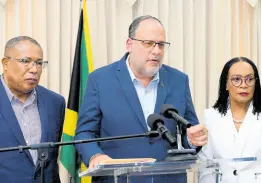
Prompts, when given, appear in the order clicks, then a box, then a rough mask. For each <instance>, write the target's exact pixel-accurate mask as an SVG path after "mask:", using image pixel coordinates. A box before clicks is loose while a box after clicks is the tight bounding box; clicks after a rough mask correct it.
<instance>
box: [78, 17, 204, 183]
mask: <svg viewBox="0 0 262 183" xmlns="http://www.w3.org/2000/svg"><path fill="white" fill-rule="evenodd" d="M169 46H170V43H169V42H167V41H166V32H165V29H164V27H163V25H162V23H161V22H160V21H159V20H158V19H157V18H155V17H152V16H141V17H138V18H137V19H135V20H134V21H133V22H132V23H131V25H130V27H129V37H128V39H127V41H126V48H127V53H126V54H125V55H124V56H123V57H122V58H121V59H120V60H119V61H117V62H115V63H113V64H110V65H108V66H105V67H102V68H100V69H97V70H96V71H94V72H93V73H91V74H90V76H89V78H88V83H87V89H86V93H85V96H84V99H83V103H82V106H81V109H80V112H79V119H78V123H77V129H76V135H75V140H80V139H94V138H99V137H112V136H121V135H133V134H140V133H146V132H147V131H149V130H151V129H150V128H149V127H148V125H147V123H146V119H147V117H148V116H149V115H150V114H152V113H159V112H160V107H161V105H163V104H172V105H173V106H174V107H175V108H176V109H177V110H178V112H179V114H180V116H182V117H184V118H185V119H187V120H188V121H190V122H191V123H192V124H193V125H195V126H193V127H191V128H189V129H188V130H187V133H184V134H183V135H182V144H183V146H184V147H185V148H197V147H201V146H203V145H205V144H206V142H207V130H206V128H205V127H204V126H202V125H199V122H198V119H197V117H196V113H195V110H194V107H193V104H192V99H191V94H190V89H189V84H188V76H187V75H186V74H184V73H182V72H180V71H178V70H177V69H174V68H171V67H169V66H167V65H164V64H162V60H163V57H164V53H165V52H166V51H167V50H168V48H169ZM165 125H166V127H167V128H168V129H169V130H170V131H171V133H172V134H173V135H175V133H176V123H175V121H173V120H166V121H165ZM169 148H171V146H170V145H169V143H168V142H167V141H165V140H163V139H154V140H149V139H147V138H136V139H131V140H120V141H110V142H103V143H90V144H81V145H76V149H77V151H78V153H79V154H80V156H81V159H82V161H83V162H84V163H85V165H86V166H89V168H92V167H94V166H96V165H98V164H99V163H101V162H102V161H105V160H110V159H111V158H113V159H121V158H155V159H157V161H162V160H163V159H164V158H165V157H166V156H167V150H168V149H169ZM198 149H199V148H198ZM131 181H132V182H136V183H140V182H141V183H145V182H152V181H153V182H161V183H164V182H176V183H185V182H186V175H185V174H177V175H174V176H170V177H169V176H165V177H164V176H156V177H155V178H154V180H152V178H146V177H139V178H138V177H136V178H135V179H132V180H131ZM93 182H96V183H102V182H103V183H105V182H107V183H111V182H113V177H98V178H96V177H93Z"/></svg>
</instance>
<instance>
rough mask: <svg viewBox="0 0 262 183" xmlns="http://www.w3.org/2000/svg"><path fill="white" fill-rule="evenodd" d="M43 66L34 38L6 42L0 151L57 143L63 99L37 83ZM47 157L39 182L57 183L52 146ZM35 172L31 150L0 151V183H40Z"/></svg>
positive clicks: (34, 155) (34, 154)
mask: <svg viewBox="0 0 262 183" xmlns="http://www.w3.org/2000/svg"><path fill="white" fill-rule="evenodd" d="M46 64H47V61H43V51H42V48H41V46H40V45H39V43H38V42H37V41H35V40H34V39H32V38H30V37H27V36H19V37H15V38H12V39H10V40H9V41H8V42H7V43H6V46H5V53H4V57H3V59H2V65H3V70H4V73H3V74H2V75H1V77H0V98H1V99H0V123H1V128H0V148H3V147H16V146H20V145H22V146H26V145H30V144H36V143H40V142H55V141H59V140H60V136H61V131H62V125H63V121H64V110H65V100H64V98H63V97H62V96H60V95H58V94H56V93H54V92H52V91H50V90H48V89H46V88H44V87H42V86H39V85H38V82H39V80H40V76H41V73H42V70H43V69H44V68H45V66H46ZM47 155H48V159H47V161H46V165H45V167H44V175H45V182H50V183H52V182H56V183H57V182H60V180H59V175H58V165H57V157H58V148H50V149H48V150H47ZM38 168H39V161H38V154H37V151H36V150H24V151H21V152H18V151H9V152H1V153H0V182H8V183H14V182H15V183H16V182H19V183H30V182H40V172H39V171H35V170H37V169H38ZM35 175H36V178H35V179H34V176H35Z"/></svg>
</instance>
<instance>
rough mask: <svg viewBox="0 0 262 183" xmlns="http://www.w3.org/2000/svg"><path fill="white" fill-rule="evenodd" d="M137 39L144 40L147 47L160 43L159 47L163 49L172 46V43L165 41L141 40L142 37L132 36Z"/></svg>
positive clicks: (153, 46) (143, 42)
mask: <svg viewBox="0 0 262 183" xmlns="http://www.w3.org/2000/svg"><path fill="white" fill-rule="evenodd" d="M130 39H132V40H135V41H140V42H142V44H143V46H144V47H145V48H152V49H153V48H155V46H156V45H158V47H159V49H161V50H167V49H168V48H169V46H170V44H171V43H169V42H165V41H160V42H155V41H152V40H140V39H135V38H130Z"/></svg>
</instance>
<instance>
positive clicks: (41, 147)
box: [0, 131, 159, 183]
mask: <svg viewBox="0 0 262 183" xmlns="http://www.w3.org/2000/svg"><path fill="white" fill-rule="evenodd" d="M158 136H159V132H158V131H149V132H147V133H142V134H135V135H125V136H115V137H104V138H96V139H86V140H74V141H67V142H43V143H38V144H32V145H27V146H17V147H6V148H0V153H1V152H7V151H17V150H18V151H19V152H23V150H27V149H34V150H37V154H38V163H37V167H39V168H37V169H36V171H35V175H34V179H36V177H37V176H36V173H37V172H38V171H39V169H40V172H41V173H40V174H41V176H40V177H41V183H45V179H44V167H45V166H46V160H47V159H48V149H47V148H54V147H59V146H63V145H74V144H82V143H91V142H104V141H114V140H124V139H132V138H139V137H147V138H154V137H158ZM38 165H39V166H38Z"/></svg>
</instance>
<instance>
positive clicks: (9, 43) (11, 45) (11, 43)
mask: <svg viewBox="0 0 262 183" xmlns="http://www.w3.org/2000/svg"><path fill="white" fill-rule="evenodd" d="M21 41H29V42H31V43H33V44H34V45H36V46H38V47H39V48H41V46H40V44H39V43H38V42H37V41H36V40H35V39H33V38H31V37H29V36H18V37H14V38H12V39H10V40H9V41H7V43H6V45H5V56H7V55H6V54H7V50H8V49H9V48H14V47H15V46H16V45H17V44H18V43H20V42H21ZM41 49H42V48H41Z"/></svg>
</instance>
